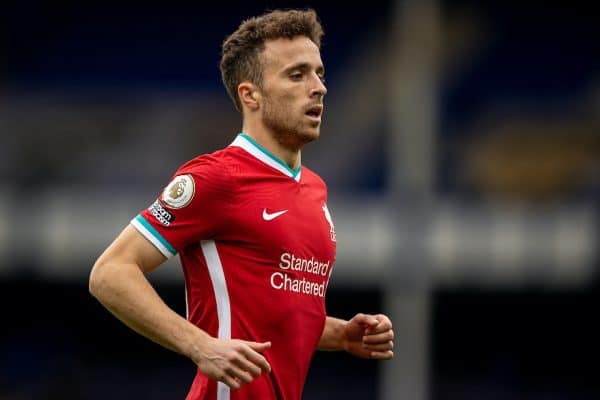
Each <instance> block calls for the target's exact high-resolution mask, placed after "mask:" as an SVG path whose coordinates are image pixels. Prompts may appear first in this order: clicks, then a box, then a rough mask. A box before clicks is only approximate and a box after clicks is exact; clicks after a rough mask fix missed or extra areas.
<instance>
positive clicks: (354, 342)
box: [318, 314, 394, 360]
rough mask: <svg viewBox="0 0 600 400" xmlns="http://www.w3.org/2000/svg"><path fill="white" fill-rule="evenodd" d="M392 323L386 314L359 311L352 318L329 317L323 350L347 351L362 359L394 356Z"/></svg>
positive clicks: (321, 347)
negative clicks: (361, 312)
mask: <svg viewBox="0 0 600 400" xmlns="http://www.w3.org/2000/svg"><path fill="white" fill-rule="evenodd" d="M393 338H394V331H393V330H392V322H391V321H390V319H389V318H388V317H387V316H385V315H383V314H377V315H367V314H356V315H355V316H354V317H353V318H352V319H351V320H349V321H345V320H343V319H338V318H333V317H327V319H326V320H325V327H324V329H323V334H322V335H321V339H320V340H319V344H318V349H319V350H345V351H347V352H348V353H350V354H353V355H355V356H357V357H362V358H373V359H380V360H389V359H391V358H392V357H394V352H393V351H392V349H393V347H394V342H393V341H392V339H393Z"/></svg>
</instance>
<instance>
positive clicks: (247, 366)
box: [196, 338, 271, 389]
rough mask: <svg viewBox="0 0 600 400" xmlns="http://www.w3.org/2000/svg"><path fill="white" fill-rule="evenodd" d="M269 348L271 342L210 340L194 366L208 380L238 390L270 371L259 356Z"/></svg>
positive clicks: (263, 358)
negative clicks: (206, 348) (196, 365)
mask: <svg viewBox="0 0 600 400" xmlns="http://www.w3.org/2000/svg"><path fill="white" fill-rule="evenodd" d="M270 347H271V342H265V343H256V342H248V341H244V340H237V339H233V340H224V339H215V338H211V341H210V342H209V350H208V351H206V352H204V354H202V355H201V356H200V360H199V361H197V362H196V364H198V368H200V370H201V371H202V372H204V374H206V375H207V376H208V377H209V378H212V379H214V380H217V381H221V382H223V383H225V384H226V385H227V386H229V387H230V388H232V389H239V388H240V387H242V385H244V384H247V383H250V382H252V380H253V379H254V378H256V377H258V376H260V374H262V373H263V371H266V372H271V366H270V365H269V363H268V362H267V359H266V358H265V357H264V356H263V355H262V354H261V353H263V352H264V351H265V350H267V349H268V348H270Z"/></svg>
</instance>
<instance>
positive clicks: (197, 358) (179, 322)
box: [89, 225, 270, 389]
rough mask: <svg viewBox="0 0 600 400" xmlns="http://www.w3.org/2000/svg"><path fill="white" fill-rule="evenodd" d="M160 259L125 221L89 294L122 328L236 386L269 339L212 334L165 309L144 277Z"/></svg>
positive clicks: (262, 365)
mask: <svg viewBox="0 0 600 400" xmlns="http://www.w3.org/2000/svg"><path fill="white" fill-rule="evenodd" d="M164 261H165V257H164V256H163V255H162V254H161V253H160V252H159V251H158V250H157V249H156V248H155V247H154V245H152V244H151V243H150V242H148V241H147V240H146V238H144V237H143V236H142V235H141V234H140V233H139V232H138V231H137V230H136V229H135V228H133V227H132V226H131V225H129V226H128V227H127V228H125V229H124V230H123V232H122V233H121V234H120V235H119V236H118V237H117V238H116V239H115V241H114V242H113V243H112V244H111V245H110V246H109V247H108V248H107V249H106V250H105V251H104V253H103V254H102V255H101V256H100V258H98V260H97V261H96V263H95V265H94V267H93V269H92V272H91V275H90V282H89V285H90V286H89V287H90V292H91V293H92V295H94V296H95V297H96V298H97V299H98V300H99V301H100V302H101V303H102V304H103V305H104V306H105V307H106V308H107V309H108V310H109V311H110V312H111V313H113V314H114V315H115V316H116V317H117V318H119V319H120V320H121V321H122V322H123V323H125V324H126V325H127V326H129V327H130V328H132V329H133V330H135V331H136V332H138V333H140V334H141V335H143V336H145V337H147V338H149V339H151V340H153V341H155V342H156V343H159V344H160V345H162V346H164V347H166V348H168V349H170V350H173V351H175V352H178V353H180V354H183V355H184V356H186V357H188V358H190V359H191V360H192V361H194V362H195V363H196V364H197V365H198V367H199V368H200V369H201V370H202V371H203V372H204V373H205V374H207V375H208V376H210V377H211V378H213V379H215V380H219V381H222V382H224V383H226V384H227V385H229V386H230V387H232V388H234V389H237V388H239V387H240V386H241V384H242V383H249V382H251V381H252V379H253V377H256V376H259V375H260V374H261V373H262V372H263V371H270V366H269V364H268V362H267V361H266V359H265V358H264V357H263V356H262V355H261V354H260V353H262V352H263V351H265V350H266V349H267V348H269V347H270V343H269V342H267V343H255V342H246V341H241V340H220V339H216V338H213V337H211V336H210V335H208V334H207V333H206V332H204V331H203V330H201V329H200V328H198V327H196V326H195V325H194V324H192V323H190V322H189V321H187V320H186V319H185V318H183V317H181V316H180V315H179V314H177V313H176V312H175V311H173V310H172V309H170V308H169V307H168V306H167V305H166V304H165V303H164V302H163V301H162V299H161V298H160V296H159V295H158V294H157V293H156V291H155V290H154V288H153V287H152V286H151V285H150V282H149V281H148V280H147V279H146V276H145V273H148V272H150V271H152V270H154V269H155V268H157V267H158V266H159V265H160V264H162V263H163V262H164Z"/></svg>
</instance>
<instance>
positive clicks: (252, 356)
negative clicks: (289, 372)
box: [243, 342, 271, 376]
mask: <svg viewBox="0 0 600 400" xmlns="http://www.w3.org/2000/svg"><path fill="white" fill-rule="evenodd" d="M244 343H245V344H247V345H248V348H247V349H244V350H245V351H243V354H244V356H245V357H246V359H247V360H246V361H247V364H248V365H250V366H252V367H254V368H252V369H248V368H246V369H247V370H248V371H249V372H250V373H252V374H253V375H254V376H259V375H260V374H261V370H262V371H267V372H271V366H270V365H269V362H268V361H267V359H266V358H265V357H264V356H263V355H262V354H260V353H262V352H263V351H265V350H267V349H268V348H270V347H271V342H265V343H256V342H244Z"/></svg>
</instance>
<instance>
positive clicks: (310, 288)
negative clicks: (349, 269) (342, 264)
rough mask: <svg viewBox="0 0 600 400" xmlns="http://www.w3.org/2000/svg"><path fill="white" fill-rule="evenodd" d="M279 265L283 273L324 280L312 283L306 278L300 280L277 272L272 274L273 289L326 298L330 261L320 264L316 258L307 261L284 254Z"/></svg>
mask: <svg viewBox="0 0 600 400" xmlns="http://www.w3.org/2000/svg"><path fill="white" fill-rule="evenodd" d="M278 265H279V268H281V269H282V270H283V271H294V272H306V273H308V274H311V275H314V276H315V277H322V278H324V279H322V280H321V282H312V281H311V280H308V279H306V278H305V277H303V278H301V279H298V278H297V277H296V276H294V274H290V273H288V272H280V271H277V272H273V273H272V274H271V286H272V287H273V288H275V289H278V290H287V291H290V292H294V293H302V294H309V295H313V296H320V297H324V296H325V290H326V289H327V282H328V281H329V267H330V262H329V261H327V262H320V261H318V260H315V258H314V257H311V258H310V259H306V258H302V257H298V256H296V255H294V254H291V253H283V254H281V257H280V258H279V264H278Z"/></svg>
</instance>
